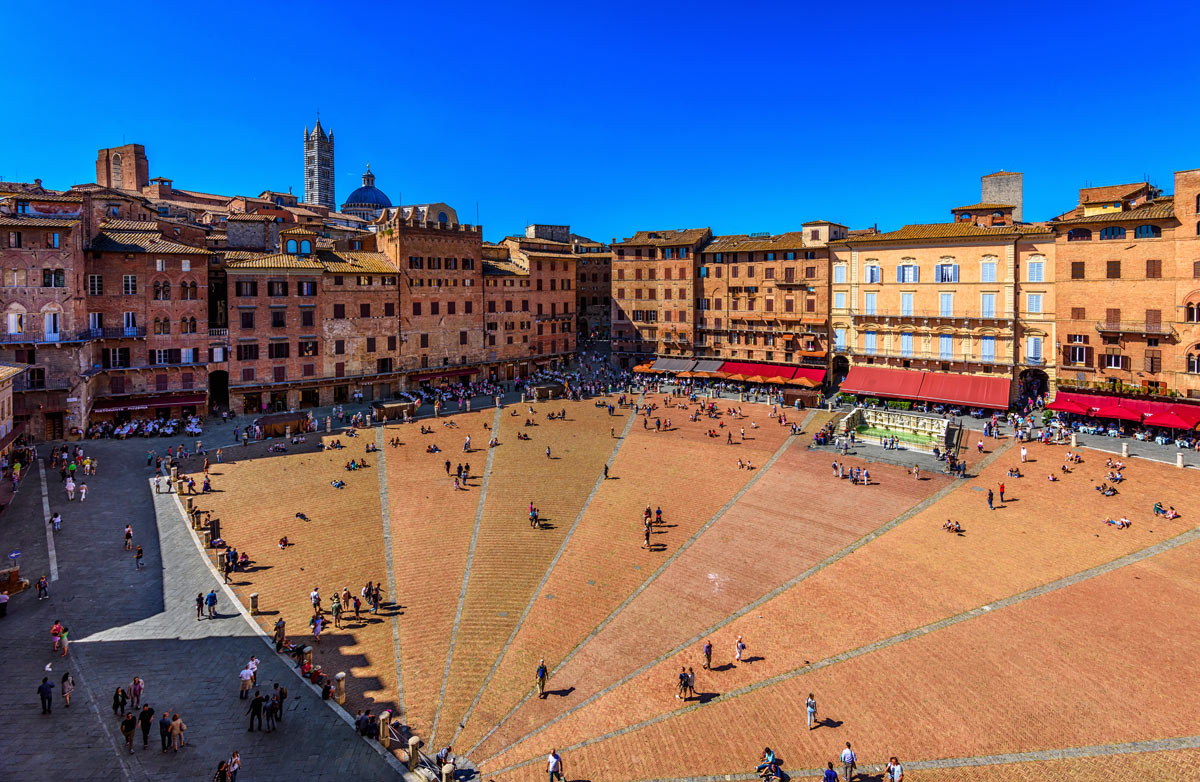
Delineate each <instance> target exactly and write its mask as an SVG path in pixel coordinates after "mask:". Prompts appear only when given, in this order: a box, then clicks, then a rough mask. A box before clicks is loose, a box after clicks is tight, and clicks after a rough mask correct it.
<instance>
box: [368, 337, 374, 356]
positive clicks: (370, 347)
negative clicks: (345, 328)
mask: <svg viewBox="0 0 1200 782" xmlns="http://www.w3.org/2000/svg"><path fill="white" fill-rule="evenodd" d="M367 352H368V353H374V352H375V338H374V337H367Z"/></svg>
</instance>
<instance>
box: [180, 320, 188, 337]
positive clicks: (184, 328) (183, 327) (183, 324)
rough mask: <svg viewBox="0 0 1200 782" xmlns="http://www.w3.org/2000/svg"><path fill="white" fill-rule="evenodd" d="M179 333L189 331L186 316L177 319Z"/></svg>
mask: <svg viewBox="0 0 1200 782" xmlns="http://www.w3.org/2000/svg"><path fill="white" fill-rule="evenodd" d="M179 333H180V334H187V333H189V332H188V319H187V318H180V319H179Z"/></svg>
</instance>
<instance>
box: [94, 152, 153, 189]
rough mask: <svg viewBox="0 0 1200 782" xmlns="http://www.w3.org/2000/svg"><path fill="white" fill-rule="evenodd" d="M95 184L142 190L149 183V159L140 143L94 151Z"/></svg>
mask: <svg viewBox="0 0 1200 782" xmlns="http://www.w3.org/2000/svg"><path fill="white" fill-rule="evenodd" d="M96 184H98V185H103V186H104V187H111V188H113V189H115V190H128V191H130V192H133V193H140V192H142V188H143V187H146V186H147V185H148V184H150V161H149V160H147V159H146V148H145V147H143V146H142V145H141V144H125V145H124V146H120V147H111V148H109V149H102V150H100V151H99V152H97V153H96Z"/></svg>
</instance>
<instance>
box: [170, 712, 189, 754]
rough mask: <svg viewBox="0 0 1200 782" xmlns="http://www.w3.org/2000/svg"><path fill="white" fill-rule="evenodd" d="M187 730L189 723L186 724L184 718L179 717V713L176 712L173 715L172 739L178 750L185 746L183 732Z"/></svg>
mask: <svg viewBox="0 0 1200 782" xmlns="http://www.w3.org/2000/svg"><path fill="white" fill-rule="evenodd" d="M185 730H187V725H185V724H184V722H183V720H182V719H181V718H180V717H179V713H178V712H176V713H175V714H174V715H173V716H172V717H171V741H172V743H173V744H174V745H175V751H176V752H178V751H179V750H180V749H182V748H183V747H184V746H185V744H184V741H183V732H184V731H185Z"/></svg>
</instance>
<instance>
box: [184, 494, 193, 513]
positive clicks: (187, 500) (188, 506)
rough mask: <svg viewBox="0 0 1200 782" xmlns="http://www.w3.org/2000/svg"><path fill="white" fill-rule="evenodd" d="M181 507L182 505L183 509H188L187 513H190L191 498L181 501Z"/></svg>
mask: <svg viewBox="0 0 1200 782" xmlns="http://www.w3.org/2000/svg"><path fill="white" fill-rule="evenodd" d="M183 505H184V507H185V508H187V509H188V511H191V509H192V498H191V497H188V498H187V499H186V500H184V501H183Z"/></svg>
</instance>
